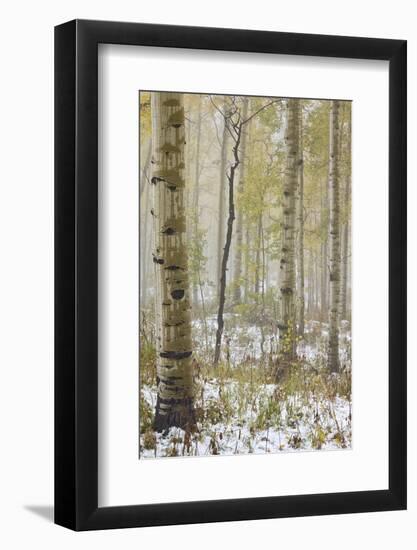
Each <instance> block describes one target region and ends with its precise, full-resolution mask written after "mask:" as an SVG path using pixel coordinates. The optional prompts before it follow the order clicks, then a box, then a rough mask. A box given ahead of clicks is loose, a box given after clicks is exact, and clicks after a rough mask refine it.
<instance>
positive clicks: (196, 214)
mask: <svg viewBox="0 0 417 550" xmlns="http://www.w3.org/2000/svg"><path fill="white" fill-rule="evenodd" d="M200 143H201V95H199V96H198V115H197V137H196V151H195V172H194V185H193V239H195V240H196V241H197V240H198V220H199V217H200V211H199V198H200V185H199V183H200V182H199V179H200ZM198 292H199V287H198V283H197V282H195V283H194V286H193V303H194V306H195V304H197V302H198Z"/></svg>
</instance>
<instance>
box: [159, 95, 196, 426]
mask: <svg viewBox="0 0 417 550" xmlns="http://www.w3.org/2000/svg"><path fill="white" fill-rule="evenodd" d="M184 142H185V139H184V107H183V96H182V94H178V93H165V92H152V179H151V181H152V184H153V186H154V212H153V215H154V238H155V250H154V253H153V261H154V263H155V268H156V273H155V274H156V289H157V292H156V300H155V307H156V336H157V383H158V396H157V403H156V411H155V422H154V427H155V430H157V431H163V430H166V429H168V428H170V427H171V426H178V427H181V428H184V429H191V428H192V427H193V425H194V411H193V376H192V363H191V355H192V341H191V316H190V301H189V277H188V256H187V243H186V216H185V203H184V187H185V181H184V176H183V174H184V168H185V165H184Z"/></svg>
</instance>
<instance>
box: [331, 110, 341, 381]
mask: <svg viewBox="0 0 417 550" xmlns="http://www.w3.org/2000/svg"><path fill="white" fill-rule="evenodd" d="M339 110H340V104H339V101H332V102H331V108H330V140H329V190H330V231H329V239H330V277H329V286H330V315H329V317H330V319H329V320H330V326H329V352H328V365H329V370H330V371H331V372H338V370H339V313H340V189H339V185H340V183H339V177H340V176H339V173H340V167H339V162H340V161H339V154H340V151H339V149H340V148H339V136H340V134H339Z"/></svg>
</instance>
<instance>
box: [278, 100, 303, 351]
mask: <svg viewBox="0 0 417 550" xmlns="http://www.w3.org/2000/svg"><path fill="white" fill-rule="evenodd" d="M286 112H287V126H286V131H285V145H286V165H285V177H284V185H283V191H282V244H281V260H280V293H281V315H282V324H281V330H280V339H281V343H282V346H281V349H282V352H283V356H284V358H285V359H286V360H291V359H293V358H294V356H295V307H294V305H295V304H294V298H295V217H296V214H295V208H296V204H295V198H296V191H297V178H298V162H299V155H298V147H299V121H300V114H299V113H300V102H299V100H298V99H288V101H287V110H286Z"/></svg>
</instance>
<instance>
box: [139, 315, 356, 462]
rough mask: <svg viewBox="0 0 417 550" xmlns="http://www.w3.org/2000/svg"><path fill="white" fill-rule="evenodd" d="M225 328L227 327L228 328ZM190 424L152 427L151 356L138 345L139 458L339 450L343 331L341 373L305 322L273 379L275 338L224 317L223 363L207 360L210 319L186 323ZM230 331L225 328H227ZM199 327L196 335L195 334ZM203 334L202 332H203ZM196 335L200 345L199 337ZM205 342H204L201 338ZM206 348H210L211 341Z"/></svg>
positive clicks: (344, 398)
mask: <svg viewBox="0 0 417 550" xmlns="http://www.w3.org/2000/svg"><path fill="white" fill-rule="evenodd" d="M228 329H229V330H228ZM193 331H194V333H195V335H196V336H195V339H196V342H199V343H200V344H199V347H197V351H196V353H195V385H196V394H195V411H196V419H197V430H196V431H195V432H194V433H192V434H186V433H185V432H184V431H183V430H181V429H179V428H171V429H170V430H169V432H167V433H163V434H161V433H157V432H154V431H153V430H152V422H153V415H154V410H155V404H156V395H157V388H156V378H155V376H154V374H153V373H154V372H155V355H154V351H153V350H152V349H149V347H148V348H147V346H146V345H145V346H141V387H140V393H141V395H140V432H141V433H140V457H141V458H154V457H169V456H207V455H233V454H248V453H254V454H261V453H276V452H283V451H286V452H294V451H310V450H320V449H344V448H349V447H350V446H351V437H352V435H351V418H352V411H351V369H350V358H349V356H350V334H349V332H348V331H347V329H344V330H342V334H341V338H340V340H341V352H340V360H341V365H342V368H341V372H340V373H338V374H329V372H328V370H327V368H326V361H325V358H326V342H327V326H326V325H325V324H322V323H318V322H316V321H311V322H309V323H307V325H306V330H305V337H304V340H303V342H300V343H299V344H298V347H297V357H298V359H297V361H296V362H294V364H293V365H291V367H290V369H289V371H288V373H287V374H286V376H284V377H283V378H282V379H281V380H278V381H277V378H276V371H277V354H276V347H277V341H276V338H275V337H274V336H273V335H269V336H267V337H266V336H265V333H264V331H263V330H261V329H259V327H255V326H244V327H241V328H239V327H237V326H235V323H234V320H233V318H232V317H229V319H228V322H227V323H226V331H225V338H224V348H223V357H224V360H223V362H221V363H219V365H217V367H214V366H213V365H212V364H211V363H210V362H208V361H207V356H208V355H207V350H206V349H205V345H207V346H208V349H210V346H211V345H212V342H213V338H214V334H215V321H214V319H209V320H208V322H207V323H205V324H204V326H203V324H202V323H198V322H196V323H195V326H193ZM229 331H230V332H229ZM203 333H204V334H203ZM206 336H207V338H206ZM201 342H203V344H201ZM204 342H206V344H204ZM211 349H213V348H212V347H211Z"/></svg>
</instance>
